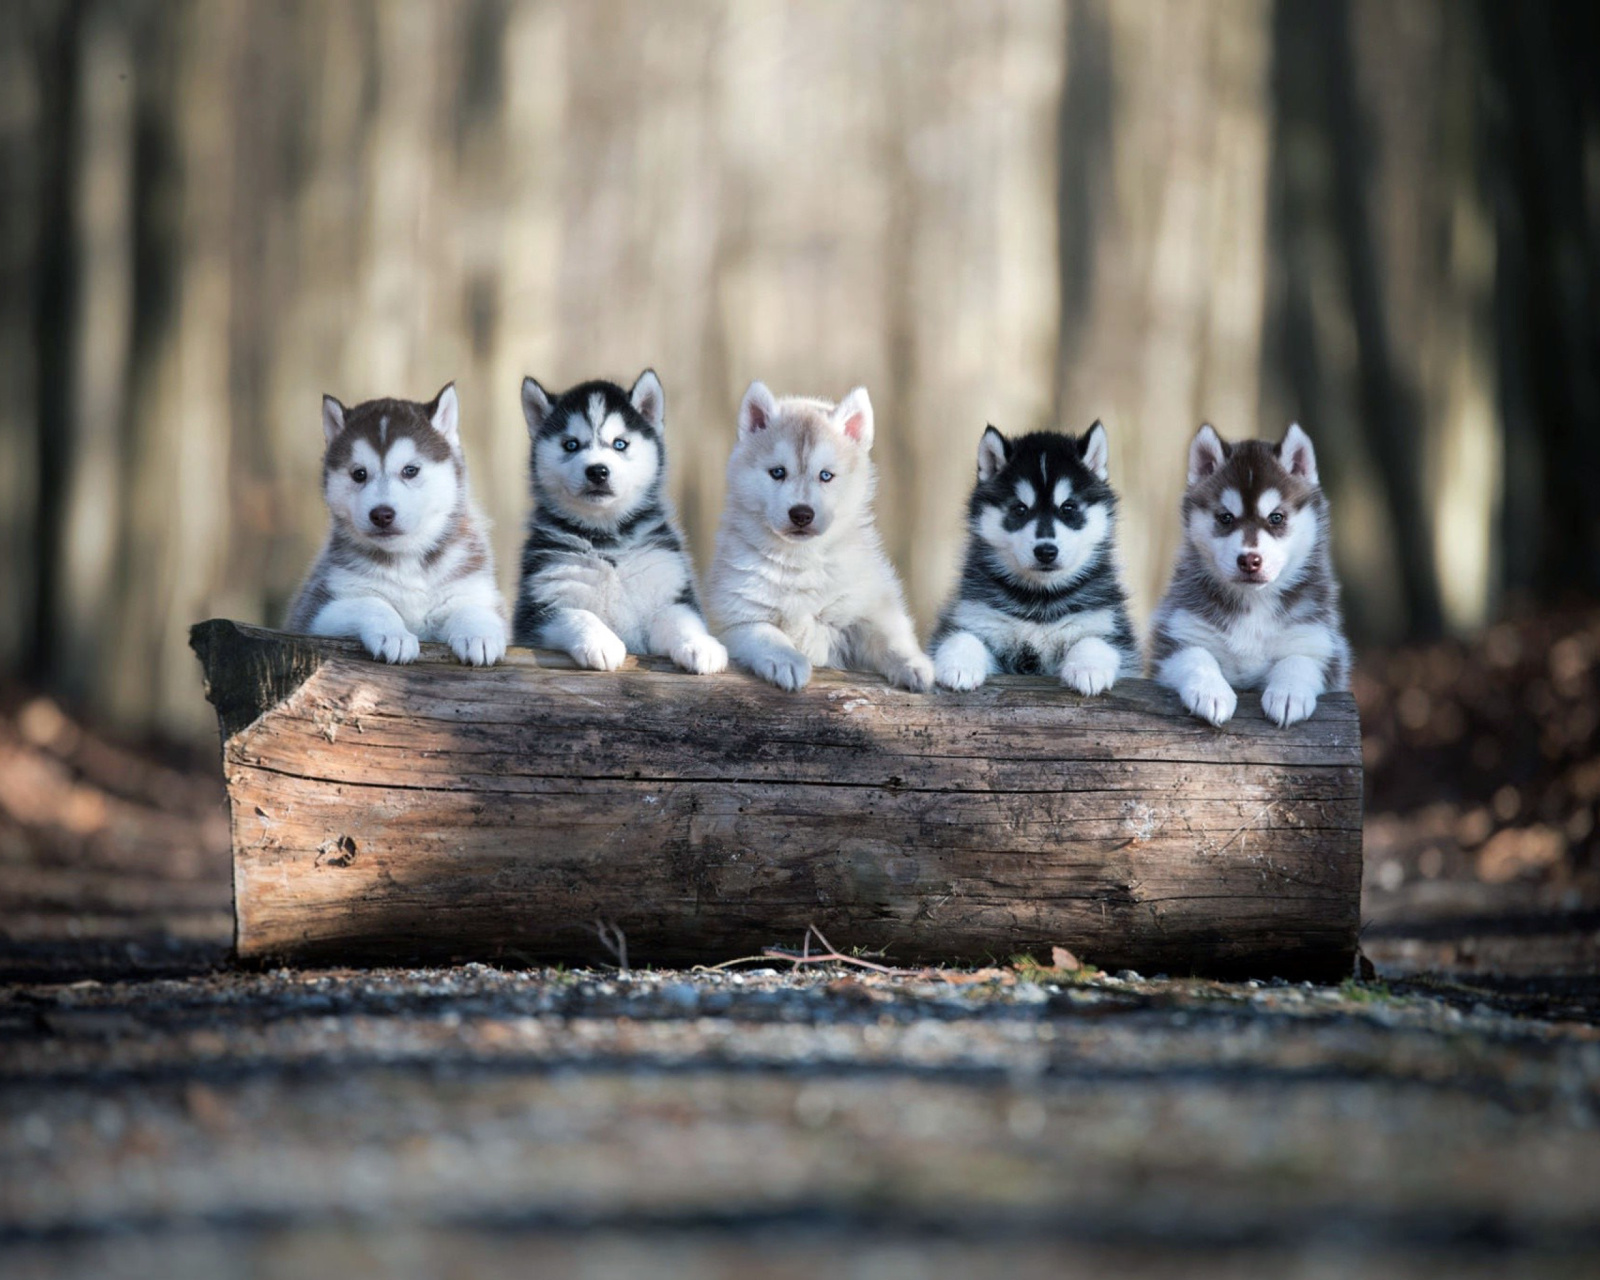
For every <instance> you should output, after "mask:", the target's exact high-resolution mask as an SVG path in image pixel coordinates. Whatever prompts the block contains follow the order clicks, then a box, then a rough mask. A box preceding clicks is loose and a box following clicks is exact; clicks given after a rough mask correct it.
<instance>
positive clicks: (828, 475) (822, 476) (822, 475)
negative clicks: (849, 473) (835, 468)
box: [817, 471, 833, 484]
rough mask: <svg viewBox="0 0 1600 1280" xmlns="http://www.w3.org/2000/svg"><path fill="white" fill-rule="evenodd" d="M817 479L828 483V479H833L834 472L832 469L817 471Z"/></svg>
mask: <svg viewBox="0 0 1600 1280" xmlns="http://www.w3.org/2000/svg"><path fill="white" fill-rule="evenodd" d="M817 479H818V480H820V481H822V483H823V484H827V483H828V481H830V480H832V479H833V472H831V471H819V472H817Z"/></svg>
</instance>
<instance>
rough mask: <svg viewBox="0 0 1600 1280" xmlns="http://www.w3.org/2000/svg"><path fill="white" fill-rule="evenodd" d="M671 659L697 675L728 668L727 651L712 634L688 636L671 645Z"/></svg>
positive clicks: (713, 672)
mask: <svg viewBox="0 0 1600 1280" xmlns="http://www.w3.org/2000/svg"><path fill="white" fill-rule="evenodd" d="M670 656H671V658H672V660H673V661H674V662H675V663H677V664H678V665H679V666H680V667H682V668H683V669H684V670H685V671H692V672H693V673H694V674H695V675H697V676H709V675H715V674H716V673H717V672H718V671H726V670H727V669H728V651H727V649H725V648H723V645H722V641H720V640H718V639H716V638H715V637H714V636H689V637H687V638H686V639H683V640H680V641H679V642H678V643H677V644H675V645H673V647H672V653H671V655H670Z"/></svg>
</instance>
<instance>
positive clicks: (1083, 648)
mask: <svg viewBox="0 0 1600 1280" xmlns="http://www.w3.org/2000/svg"><path fill="white" fill-rule="evenodd" d="M1121 665H1122V663H1121V659H1120V658H1119V657H1118V656H1117V651H1116V650H1115V649H1113V648H1112V647H1111V646H1110V645H1108V644H1107V643H1106V642H1105V641H1104V640H1094V639H1089V640H1080V641H1079V642H1078V643H1077V644H1075V645H1073V646H1072V649H1071V651H1070V652H1069V653H1068V654H1067V660H1066V662H1065V663H1064V664H1063V665H1062V668H1061V683H1062V684H1064V685H1066V686H1067V687H1068V688H1069V689H1076V690H1077V691H1078V692H1079V693H1081V694H1083V695H1084V696H1085V697H1093V696H1094V695H1095V694H1097V693H1104V692H1105V691H1106V690H1107V689H1109V688H1110V687H1111V686H1112V685H1114V684H1115V683H1116V682H1117V669H1118V668H1119V667H1120V666H1121Z"/></svg>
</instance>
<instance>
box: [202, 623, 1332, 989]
mask: <svg viewBox="0 0 1600 1280" xmlns="http://www.w3.org/2000/svg"><path fill="white" fill-rule="evenodd" d="M190 642H191V644H192V645H193V647H194V649H195V651H196V652H197V653H198V654H199V656H200V660H201V663H202V665H203V666H204V668H205V679H206V693H207V696H208V697H209V698H210V700H211V702H212V704H213V705H214V706H215V708H216V710H217V714H218V717H219V720H220V722H221V729H222V762H223V771H224V774H225V776H226V780H227V788H228V798H229V802H230V806H231V811H232V816H231V822H232V835H233V871H234V912H235V943H236V948H237V953H238V956H239V957H240V959H242V960H247V961H256V962H265V961H279V960H281V961H294V962H299V963H328V964H374V963H409V962H414V961H415V962H421V961H429V962H439V961H459V960H488V961H498V962H502V963H505V962H509V963H534V962H539V963H544V962H556V961H562V962H582V963H588V962H594V961H596V960H610V959H612V958H613V956H614V954H615V948H616V943H617V940H618V939H619V938H620V939H622V940H623V942H624V945H625V946H626V949H627V955H628V958H629V959H630V960H631V962H632V963H633V964H635V965H638V964H663V965H667V964H670V965H681V964H689V963H702V962H703V963H711V962H716V961H721V960H726V959H728V958H730V957H733V956H742V955H749V954H752V953H759V952H760V951H761V950H762V948H764V947H767V946H771V945H774V944H777V945H780V946H795V945H797V944H798V943H799V942H800V940H801V939H802V938H803V937H804V936H805V935H806V933H807V928H808V926H810V925H816V926H817V927H818V928H819V929H821V930H822V932H823V933H825V934H826V935H827V936H828V938H829V939H830V940H831V942H832V943H833V945H835V946H836V947H839V948H842V949H844V950H846V951H851V950H853V949H854V950H857V951H860V952H865V953H870V954H873V955H876V956H880V957H882V958H885V959H886V960H887V961H888V962H890V963H894V964H938V963H950V964H958V963H974V962H981V963H987V962H992V961H994V960H996V959H999V960H1005V959H1009V958H1011V957H1014V956H1016V955H1018V954H1021V953H1026V954H1030V955H1033V956H1036V957H1039V958H1041V959H1044V960H1048V958H1049V955H1050V950H1051V947H1052V946H1064V947H1066V948H1068V949H1069V950H1071V951H1072V952H1074V953H1075V954H1077V955H1078V956H1081V957H1083V958H1084V959H1085V960H1087V961H1089V962H1091V963H1093V964H1095V965H1098V966H1100V967H1101V968H1104V969H1110V970H1116V969H1122V968H1133V969H1138V970H1140V971H1141V972H1144V973H1147V974H1148V973H1155V972H1164V973H1169V974H1173V975H1179V974H1189V973H1196V974H1207V975H1216V976H1256V977H1267V976H1273V975H1277V976H1282V977H1286V978H1321V979H1328V978H1339V977H1343V976H1345V975H1348V974H1349V973H1350V972H1351V966H1352V963H1353V960H1354V955H1355V949H1356V933H1357V926H1358V910H1359V903H1360V889H1361V750H1360V730H1359V724H1358V722H1357V717H1356V709H1355V704H1354V701H1353V699H1352V698H1351V697H1350V696H1349V695H1348V694H1335V695H1331V696H1329V697H1325V698H1324V699H1323V700H1322V702H1321V704H1320V705H1319V706H1318V708H1317V712H1316V714H1315V716H1313V717H1312V718H1311V719H1310V720H1309V721H1307V722H1305V723H1303V724H1300V725H1296V726H1294V727H1293V728H1291V729H1287V730H1282V729H1278V728H1276V727H1274V726H1272V725H1270V724H1268V723H1267V722H1266V721H1265V720H1264V719H1263V717H1262V715H1261V711H1260V707H1259V705H1258V700H1257V699H1255V698H1254V697H1251V696H1246V697H1243V698H1241V699H1240V707H1239V712H1238V715H1237V716H1236V717H1235V718H1234V720H1233V721H1232V722H1230V723H1229V724H1228V725H1226V726H1224V727H1223V728H1222V729H1213V728H1211V727H1210V726H1207V725H1204V724H1201V723H1200V722H1198V721H1196V720H1194V719H1193V718H1191V717H1189V716H1187V715H1185V714H1183V712H1182V710H1181V708H1180V707H1179V706H1178V704H1177V701H1176V698H1175V697H1174V696H1173V695H1172V694H1171V693H1170V691H1167V690H1164V689H1161V688H1158V687H1157V686H1156V685H1154V684H1152V683H1150V682H1148V681H1140V680H1131V681H1126V682H1124V683H1123V684H1120V685H1118V686H1117V688H1116V689H1115V690H1114V691H1113V692H1112V693H1111V694H1109V695H1107V696H1103V697H1099V698H1093V699H1086V698H1081V697H1079V696H1078V695H1076V694H1073V693H1071V692H1069V691H1067V690H1065V689H1064V688H1062V687H1061V686H1060V685H1058V684H1057V683H1055V682H1054V681H1051V680H1046V679H1040V678H1030V677H1010V678H1000V679H995V680H992V681H990V682H989V683H988V684H986V685H985V686H984V687H983V688H982V689H980V690H978V691H976V692H973V693H966V694H950V693H939V694H936V695H918V694H910V693H903V692H901V691H898V690H894V689H891V688H888V687H887V686H886V685H885V684H884V683H883V682H882V681H880V680H878V679H877V678H876V677H870V676H862V675H856V674H853V673H841V672H829V671H819V672H818V673H817V674H816V676H815V678H814V679H813V681H812V683H811V685H810V686H809V687H807V688H806V689H804V690H802V691H800V692H799V693H794V694H789V693H783V692H781V691H779V690H777V689H773V688H770V687H768V686H766V685H764V684H761V683H759V682H758V681H756V680H753V679H750V678H748V677H746V676H744V675H741V674H737V673H730V674H728V675H724V676H712V677H707V676H692V675H686V674H682V673H680V672H678V671H676V670H674V669H672V668H671V667H670V666H668V665H667V664H664V663H661V662H657V661H655V660H651V659H643V660H635V659H630V660H629V663H628V665H627V667H625V668H624V669H623V670H621V671H617V672H612V673H602V672H592V671H580V670H575V669H573V668H572V665H571V663H570V662H568V661H566V659H565V658H564V657H561V656H559V655H556V654H550V653H544V652H540V653H538V654H537V655H536V654H535V653H533V652H531V651H528V650H513V651H512V652H511V654H510V655H509V656H508V658H507V660H506V661H505V663H504V664H503V665H501V666H497V667H494V668H491V669H488V670H474V669H469V668H466V667H462V666H460V665H458V664H457V663H456V662H455V661H454V660H453V659H452V658H449V657H448V655H446V654H445V652H444V651H443V650H442V649H441V648H440V647H438V646H424V655H423V659H422V660H421V661H420V662H418V663H416V664H415V665H413V666H405V667H390V666H385V665H384V664H382V663H378V662H374V661H372V660H370V659H369V658H368V657H367V656H366V655H365V654H364V653H363V652H361V650H360V649H359V647H358V646H357V645H355V644H353V643H350V642H345V641H330V640H320V639H312V638H309V637H304V636H293V635H286V634H283V633H279V632H274V631H267V630H263V629H261V628H257V627H250V626H245V625H243V624H240V623H235V622H228V621H220V620H218V621H211V622H204V623H201V624H199V625H198V626H196V627H195V628H194V629H193V632H192V634H191V640H190Z"/></svg>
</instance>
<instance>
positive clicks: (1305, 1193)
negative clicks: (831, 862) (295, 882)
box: [0, 610, 1600, 1278]
mask: <svg viewBox="0 0 1600 1280" xmlns="http://www.w3.org/2000/svg"><path fill="white" fill-rule="evenodd" d="M1597 666H1600V612H1595V611H1592V610H1591V611H1587V612H1584V611H1573V612H1571V613H1568V614H1563V615H1554V616H1546V617H1541V618H1538V619H1533V620H1530V621H1527V622H1524V623H1522V624H1518V625H1515V626H1505V627H1501V628H1497V629H1495V630H1494V631H1491V632H1489V633H1488V634H1487V635H1486V636H1485V637H1484V638H1483V639H1482V640H1481V641H1479V642H1478V643H1476V644H1474V645H1470V646H1463V645H1453V644H1452V645H1439V646H1433V647H1429V648H1421V649H1412V650H1406V651H1401V652H1396V653H1391V654H1381V655H1368V656H1367V657H1366V659H1365V660H1364V662H1363V666H1362V676H1361V679H1360V682H1359V683H1358V687H1357V694H1358V697H1359V699H1360V701H1361V704H1362V709H1363V725H1364V733H1365V737H1364V748H1365V753H1366V757H1367V764H1368V768H1369V775H1368V786H1369V819H1368V824H1367V831H1366V854H1367V885H1366V893H1365V901H1364V919H1365V921H1366V924H1365V928H1364V931H1363V937H1362V945H1363V951H1364V953H1365V954H1366V956H1367V957H1368V959H1369V961H1370V962H1371V963H1372V965H1373V966H1375V969H1374V973H1375V976H1374V978H1373V979H1372V980H1368V981H1355V980H1352V981H1350V982H1348V983H1346V984H1344V985H1343V986H1341V987H1336V988H1313V987H1309V986H1290V985H1286V984H1282V983H1276V982H1270V981H1269V982H1264V983H1245V984H1218V983H1208V982H1202V981H1197V980H1192V979H1183V978H1168V977H1164V976H1158V975H1145V976H1140V975H1135V974H1131V973H1126V972H1124V973H1122V974H1101V973H1098V972H1096V971H1094V970H1092V969H1088V970H1080V971H1077V972H1067V971H1058V970H1053V969H1037V968H1032V967H1027V966H1024V967H1023V968H1021V969H1018V968H1015V967H1012V966H1006V967H1003V968H997V969H993V970H987V971H979V972H976V973H973V972H963V973H925V974H920V975H915V976H909V977H896V976H890V975H882V974H878V973H874V972H871V971H868V970H864V969H847V968H843V967H838V966H834V967H826V968H815V969H807V970H801V971H799V972H790V971H789V969H788V966H786V965H782V964H777V965H774V966H772V967H767V966H750V965H746V966H743V967H742V968H740V967H735V968H730V969H726V970H723V971H721V972H713V973H649V972H645V973H639V972H635V973H630V974H618V973H615V972H599V971H576V972H574V971H555V970H540V971H516V972H512V971H500V970H496V969H492V968H487V967H484V966H477V965H469V966H465V967H461V968H455V969H435V970H416V971H400V970H385V971H374V972H356V971H300V970H296V971H276V972H267V973H250V972H242V971H237V970H235V969H234V968H232V967H231V966H230V965H229V963H228V955H227V948H228V937H229V929H230V918H229V898H228V879H227V861H226V852H225V851H226V843H227V832H226V825H225V818H224V808H223V803H222V796H221V790H220V786H219V784H218V782H217V780H216V768H215V761H214V759H213V758H212V757H210V756H209V755H208V754H206V753H199V754H198V755H196V754H194V753H186V752H180V751H163V750H160V749H156V748H150V747H148V746H141V747H139V748H138V749H133V748H130V747H128V746H126V745H119V744H117V743H114V742H111V741H108V740H106V739H105V738H103V737H101V736H100V735H97V734H95V733H92V732H90V731H88V730H86V729H84V728H83V727H82V726H80V725H78V724H77V723H75V722H74V721H73V720H72V719H70V718H69V717H68V716H66V715H65V714H63V713H62V711H61V710H60V709H59V708H57V707H55V706H54V705H53V704H51V703H49V702H48V701H45V700H43V699H39V698H34V697H29V696H27V695H26V694H25V693H23V692H22V691H18V690H12V691H10V693H9V694H6V695H5V696H3V697H0V1099H3V1103H0V1270H3V1271H4V1273H5V1274H6V1275H7V1276H33V1275H39V1276H44V1275H84V1276H96V1277H116V1276H124V1275H126V1276H144V1275H155V1274H161V1275H163V1276H204V1277H219V1278H227V1277H234V1276H238V1277H276V1276H280V1275H281V1276H291V1275H292V1276H301V1275H311V1274H339V1275H343V1276H351V1277H357V1276H366V1275H402V1276H412V1275H415V1276H419V1277H420V1276H441V1275H468V1274H472V1275H483V1274H488V1275H496V1274H506V1275H512V1274H516V1275H522V1274H527V1273H528V1272H530V1271H533V1272H535V1273H540V1274H576V1275H596V1276H608V1277H609V1276H632V1275H638V1276H652V1277H655V1276H677V1275H682V1276H691V1275H693V1276H735V1275H740V1276H742V1275H748V1274H752V1273H761V1274H772V1275H779V1276H788V1275H793V1276H796V1277H798V1276H801V1275H806V1276H812V1275H816V1274H827V1275H830V1276H841V1277H843V1276H858V1275H859V1276H866V1275H873V1276H878V1275H891V1276H907V1277H910V1276H971V1275H975V1274H987V1273H990V1272H992V1271H994V1270H996V1269H998V1268H999V1267H1001V1266H1004V1267H1005V1268H1007V1269H1008V1270H1009V1271H1010V1272H1011V1273H1012V1274H1015V1275H1019V1276H1031V1275H1040V1276H1044V1275H1050V1276H1059V1275H1062V1274H1070V1273H1072V1272H1075V1271H1081V1272H1086V1273H1095V1274H1098V1273H1102V1272H1105V1273H1120V1274H1124V1275H1129V1276H1152V1277H1153V1276H1161V1277H1165V1276H1173V1277H1177V1276H1183V1277H1197V1276H1198V1277H1208V1276H1226V1275H1236V1274H1259V1273H1266V1274H1277V1275H1286V1276H1327V1275H1337V1274H1344V1273H1348V1272H1352V1271H1355V1270H1358V1269H1359V1270H1360V1271H1362V1272H1363V1273H1366V1274H1371V1275H1430V1274H1437V1273H1439V1272H1441V1271H1448V1272H1450V1273H1452V1274H1454V1275H1458V1276H1477V1275H1490V1274H1494V1275H1504V1274H1517V1275H1574V1276H1576V1275H1594V1274H1597V1273H1600V836H1597V834H1596V830H1595V826H1596V824H1595V814H1596V804H1597V802H1600V686H1597ZM776 941H781V940H776ZM794 941H796V942H797V941H798V939H796V940H794ZM1089 959H1091V960H1092V957H1089Z"/></svg>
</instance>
